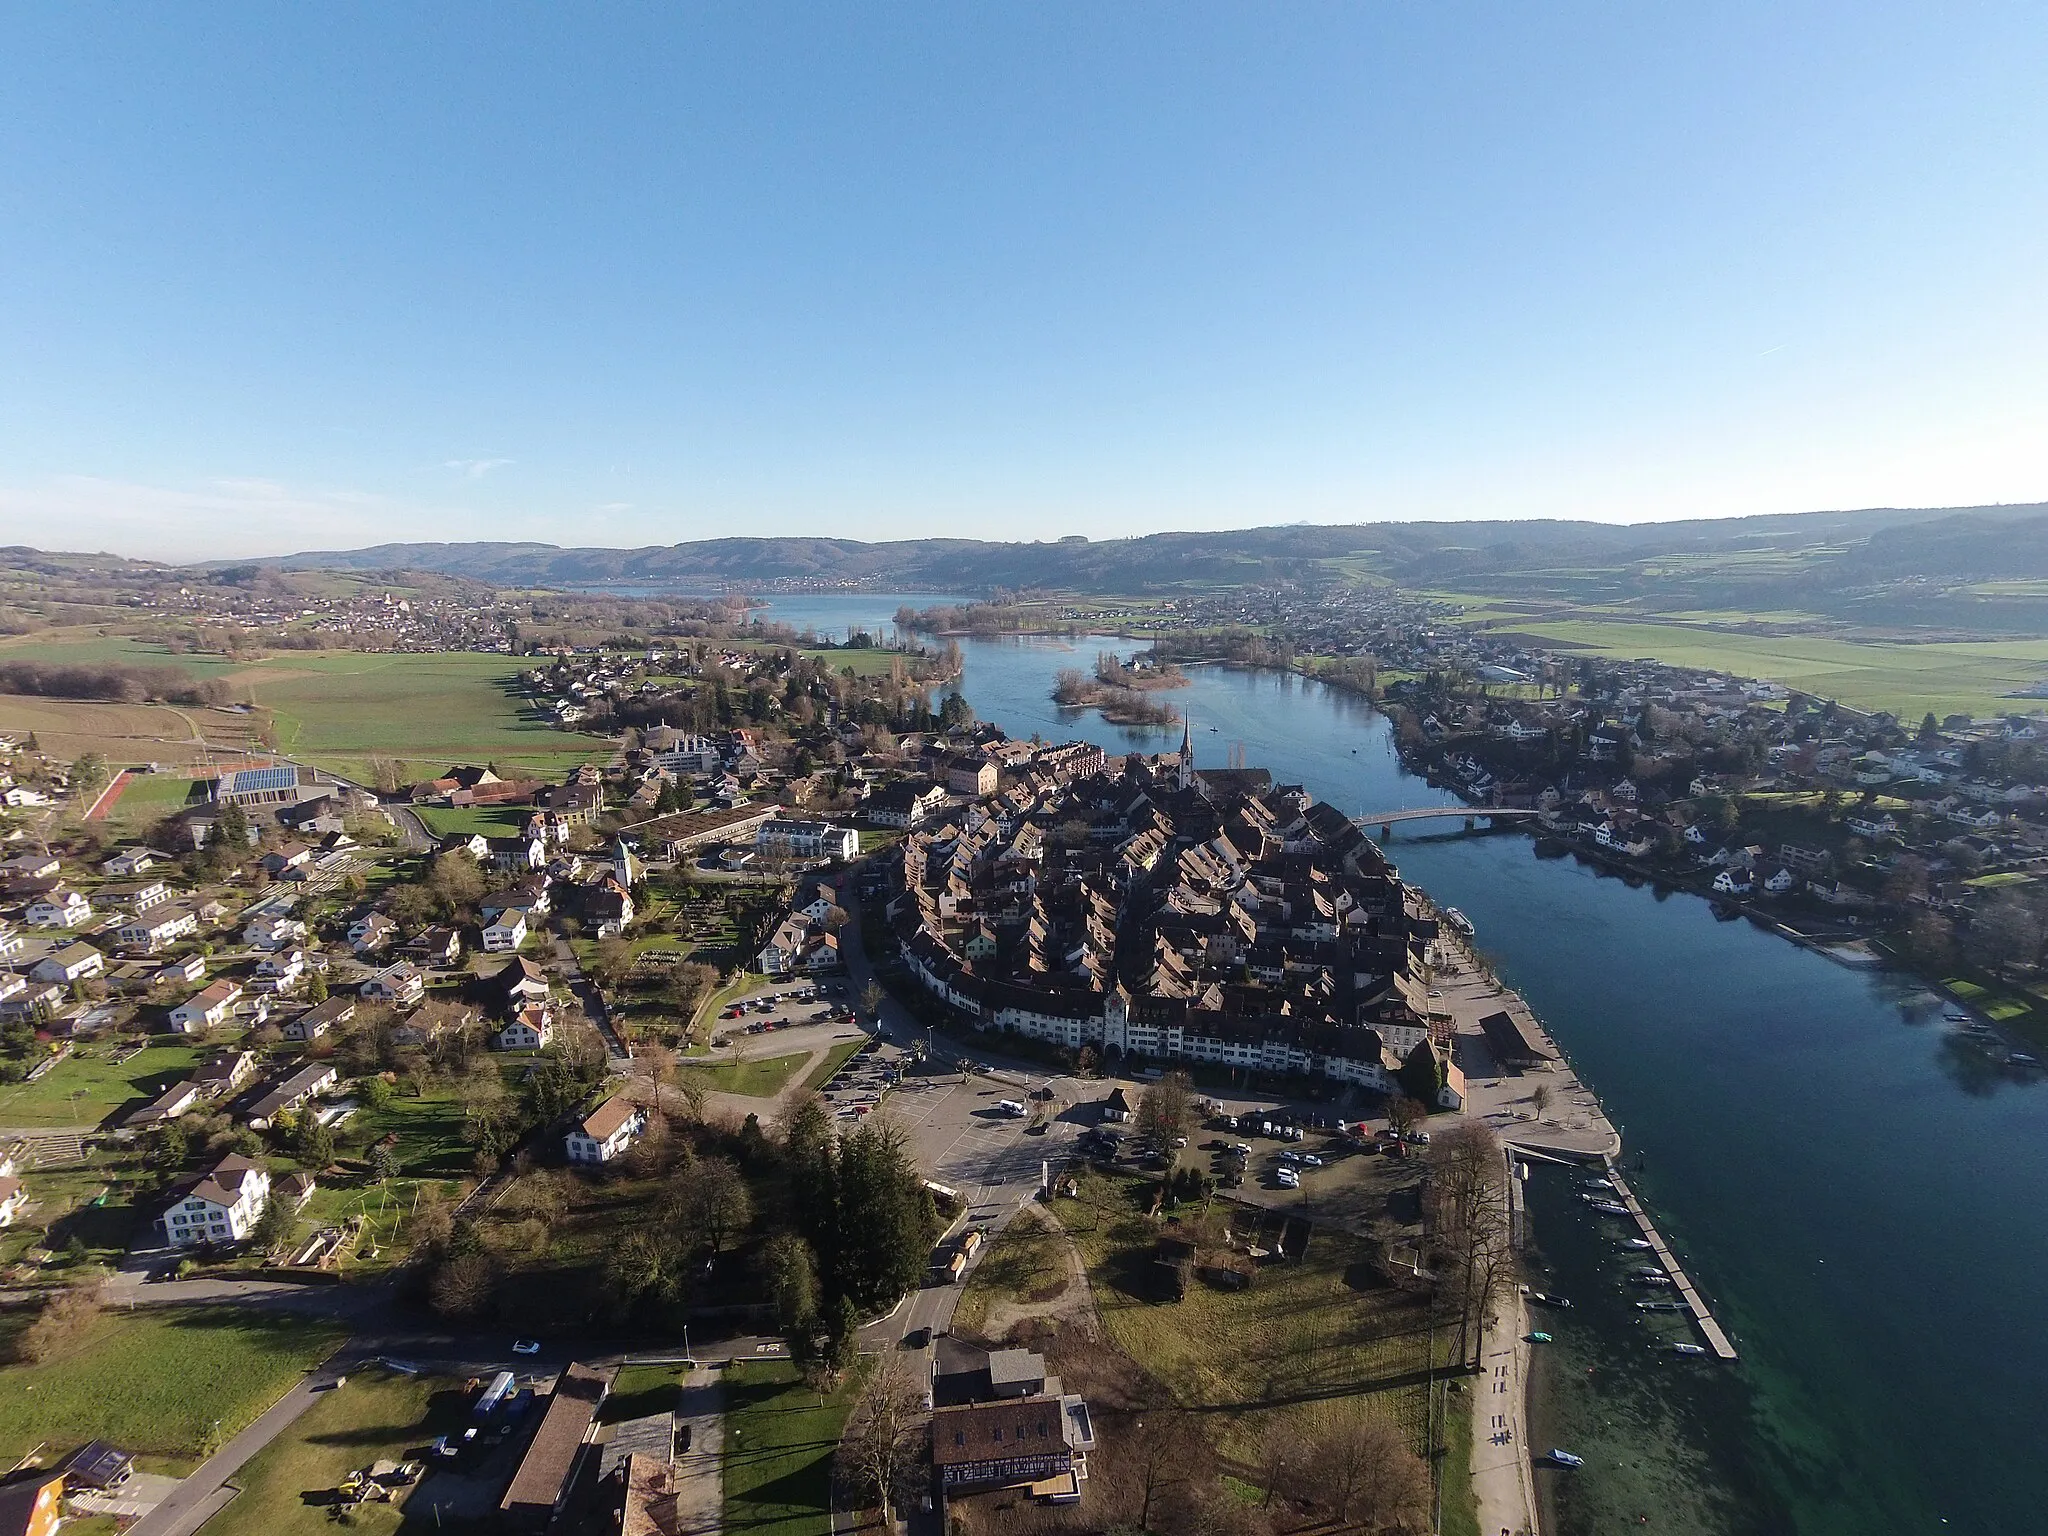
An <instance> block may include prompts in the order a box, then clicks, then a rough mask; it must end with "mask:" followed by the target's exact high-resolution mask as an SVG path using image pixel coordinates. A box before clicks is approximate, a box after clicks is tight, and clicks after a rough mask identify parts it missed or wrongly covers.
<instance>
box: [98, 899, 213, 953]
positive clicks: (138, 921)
mask: <svg viewBox="0 0 2048 1536" xmlns="http://www.w3.org/2000/svg"><path fill="white" fill-rule="evenodd" d="M198 931H199V919H198V918H197V917H195V916H193V915H192V914H191V913H190V912H185V911H180V910H171V911H163V910H153V911H148V912H143V913H140V914H138V915H137V916H135V917H131V918H129V919H128V921H127V922H125V923H123V924H122V925H121V926H120V927H118V928H116V929H115V930H114V939H115V941H116V942H117V943H118V944H120V945H121V947H122V948H123V949H139V950H141V951H142V953H144V954H145V955H153V954H155V953H156V952H157V951H158V950H160V949H163V948H164V947H166V946H167V945H171V944H175V943H177V942H178V940H180V939H183V938H189V937H190V936H191V935H193V934H195V933H197V932H198Z"/></svg>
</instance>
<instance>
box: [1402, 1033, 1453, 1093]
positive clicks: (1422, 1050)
mask: <svg viewBox="0 0 2048 1536" xmlns="http://www.w3.org/2000/svg"><path fill="white" fill-rule="evenodd" d="M1447 1080H1448V1076H1447V1073H1446V1072H1445V1063H1444V1059H1443V1056H1442V1054H1441V1053H1440V1052H1439V1051H1438V1050H1437V1048H1436V1042H1435V1041H1434V1040H1418V1041H1416V1042H1415V1046H1414V1048H1413V1049H1412V1050H1410V1051H1409V1052H1408V1054H1407V1056H1406V1057H1405V1058H1404V1059H1403V1060H1402V1062H1401V1072H1400V1083H1401V1091H1402V1092H1403V1093H1405V1094H1407V1095H1408V1097H1409V1098H1411V1099H1414V1100H1415V1101H1416V1102H1417V1103H1419V1104H1421V1105H1422V1106H1423V1108H1424V1109H1425V1110H1428V1109H1433V1108H1435V1107H1436V1104H1437V1099H1438V1096H1439V1095H1440V1094H1442V1092H1443V1091H1444V1083H1445V1082H1446V1081H1447Z"/></svg>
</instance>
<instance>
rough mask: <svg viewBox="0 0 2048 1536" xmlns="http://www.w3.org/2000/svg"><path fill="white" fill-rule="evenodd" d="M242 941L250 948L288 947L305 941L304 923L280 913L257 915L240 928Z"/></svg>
mask: <svg viewBox="0 0 2048 1536" xmlns="http://www.w3.org/2000/svg"><path fill="white" fill-rule="evenodd" d="M242 942H243V943H244V944H247V945H248V946H249V947H250V948H251V949H289V948H291V946H292V945H294V944H303V943H305V942H306V925H305V924H304V923H302V922H300V921H299V920H298V919H297V918H295V917H287V916H284V915H282V914H274V915H268V916H264V917H259V918H257V919H256V920H255V921H254V922H252V923H250V924H249V925H248V926H247V927H245V928H244V929H243V930H242Z"/></svg>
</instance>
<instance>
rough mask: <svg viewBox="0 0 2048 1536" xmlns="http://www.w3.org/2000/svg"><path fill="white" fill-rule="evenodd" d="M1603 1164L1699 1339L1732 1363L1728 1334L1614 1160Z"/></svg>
mask: <svg viewBox="0 0 2048 1536" xmlns="http://www.w3.org/2000/svg"><path fill="white" fill-rule="evenodd" d="M1606 1162H1607V1177H1608V1178H1610V1179H1612V1180H1613V1181H1614V1191H1615V1194H1616V1195H1617V1196H1618V1197H1619V1198H1620V1201H1621V1203H1622V1204H1623V1205H1624V1206H1626V1207H1628V1213H1629V1215H1631V1216H1633V1217H1634V1218H1635V1222H1636V1225H1637V1226H1639V1227H1641V1228H1642V1229H1643V1236H1644V1238H1645V1239H1647V1240H1648V1242H1649V1244H1650V1252H1651V1253H1652V1254H1653V1255H1654V1256H1655V1257H1656V1260H1657V1263H1658V1265H1659V1266H1660V1267H1661V1268H1662V1269H1663V1271H1664V1272H1665V1273H1666V1274H1667V1275H1669V1276H1670V1277H1671V1283H1672V1285H1673V1286H1675V1287H1676V1288H1677V1290H1678V1295H1679V1299H1680V1300H1681V1301H1683V1302H1684V1303H1685V1307H1686V1310H1687V1311H1688V1312H1690V1313H1692V1320H1693V1322H1694V1323H1696V1324H1697V1325H1698V1326H1699V1330H1700V1336H1701V1337H1702V1338H1704V1339H1705V1340H1706V1341H1707V1345H1708V1347H1709V1348H1710V1349H1712V1350H1713V1351H1714V1353H1715V1354H1717V1355H1719V1356H1720V1357H1721V1358H1722V1359H1723V1360H1733V1359H1734V1358H1735V1346H1734V1345H1733V1344H1731V1343H1729V1342H1728V1335H1727V1334H1725V1333H1723V1332H1722V1331H1721V1325H1720V1324H1719V1323H1717V1322H1715V1321H1714V1314H1713V1313H1712V1312H1710V1311H1708V1310H1707V1303H1706V1301H1705V1300H1704V1299H1703V1298H1702V1297H1701V1295H1700V1293H1699V1292H1698V1291H1697V1290H1696V1289H1694V1287H1693V1283H1692V1281H1690V1280H1689V1279H1687V1278H1686V1274H1685V1271H1684V1270H1682V1269H1680V1268H1679V1267H1678V1260H1677V1259H1675V1258H1673V1257H1672V1255H1671V1248H1670V1245H1669V1244H1667V1243H1666V1242H1665V1241H1664V1237H1663V1234H1662V1233H1660V1232H1658V1230H1657V1228H1656V1227H1655V1225H1653V1224H1652V1222H1651V1221H1650V1217H1649V1213H1648V1212H1646V1211H1645V1210H1644V1209H1643V1206H1642V1202H1641V1201H1639V1200H1637V1199H1636V1196H1635V1191H1634V1190H1632V1189H1630V1188H1629V1187H1628V1180H1626V1179H1624V1178H1623V1177H1622V1176H1621V1170H1620V1169H1619V1168H1617V1167H1616V1166H1615V1165H1614V1159H1613V1158H1611V1157H1610V1158H1608V1159H1607V1160H1606Z"/></svg>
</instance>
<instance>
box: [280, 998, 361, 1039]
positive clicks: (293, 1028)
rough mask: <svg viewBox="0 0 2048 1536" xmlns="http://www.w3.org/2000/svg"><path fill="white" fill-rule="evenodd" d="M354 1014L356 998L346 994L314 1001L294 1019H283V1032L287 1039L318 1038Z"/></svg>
mask: <svg viewBox="0 0 2048 1536" xmlns="http://www.w3.org/2000/svg"><path fill="white" fill-rule="evenodd" d="M355 1016H356V1000H355V999H354V998H352V997H349V996H348V995H346V994H341V995H338V996H335V997H330V998H328V999H327V1001H326V1002H324V1003H315V1004H314V1005H313V1006H312V1007H310V1008H308V1009H307V1010H306V1011H305V1012H304V1013H302V1014H300V1015H299V1016H298V1017H297V1018H295V1019H287V1020H285V1024H284V1029H283V1034H284V1037H285V1039H287V1040H304V1041H313V1040H318V1039H319V1038H320V1037H321V1036H322V1035H324V1034H326V1033H327V1031H328V1030H330V1029H333V1028H334V1027H335V1026H336V1025H339V1024H346V1023H347V1022H348V1021H349V1020H350V1019H352V1018H354V1017H355Z"/></svg>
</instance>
